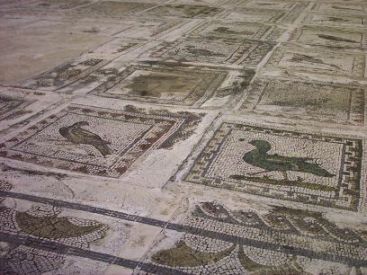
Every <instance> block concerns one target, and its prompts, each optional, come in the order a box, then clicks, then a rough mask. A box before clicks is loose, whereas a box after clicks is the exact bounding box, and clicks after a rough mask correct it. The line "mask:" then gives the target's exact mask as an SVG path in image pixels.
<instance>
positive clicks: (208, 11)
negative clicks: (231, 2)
mask: <svg viewBox="0 0 367 275" xmlns="http://www.w3.org/2000/svg"><path fill="white" fill-rule="evenodd" d="M221 11H222V9H220V8H216V7H210V6H204V5H184V4H181V5H162V6H157V7H156V8H154V9H151V10H149V11H147V12H145V14H148V15H154V16H174V17H185V18H197V17H212V16H215V15H216V14H218V13H220V12H221Z"/></svg>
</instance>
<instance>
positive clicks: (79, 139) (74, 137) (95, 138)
mask: <svg viewBox="0 0 367 275" xmlns="http://www.w3.org/2000/svg"><path fill="white" fill-rule="evenodd" d="M82 126H89V123H88V122H86V121H79V122H76V123H74V124H73V125H71V126H69V127H61V128H60V129H59V133H60V135H62V136H63V137H64V138H66V139H67V140H68V141H70V142H72V143H75V144H86V145H92V146H93V147H94V148H96V149H97V150H98V151H99V152H100V153H101V154H102V156H104V157H106V156H107V155H110V154H111V153H112V151H111V149H110V148H109V147H108V144H110V142H109V141H106V140H103V139H102V138H101V137H100V136H99V135H97V134H95V133H92V132H91V131H88V130H86V129H83V128H82Z"/></svg>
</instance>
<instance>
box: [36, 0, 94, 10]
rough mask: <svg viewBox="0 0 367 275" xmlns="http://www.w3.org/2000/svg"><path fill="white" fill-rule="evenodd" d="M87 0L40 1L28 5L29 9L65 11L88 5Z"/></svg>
mask: <svg viewBox="0 0 367 275" xmlns="http://www.w3.org/2000/svg"><path fill="white" fill-rule="evenodd" d="M90 3H91V1H89V0H41V1H37V2H35V3H34V4H32V5H30V8H36V9H47V10H58V9H61V10H65V9H72V8H75V7H78V6H82V5H87V4H90Z"/></svg>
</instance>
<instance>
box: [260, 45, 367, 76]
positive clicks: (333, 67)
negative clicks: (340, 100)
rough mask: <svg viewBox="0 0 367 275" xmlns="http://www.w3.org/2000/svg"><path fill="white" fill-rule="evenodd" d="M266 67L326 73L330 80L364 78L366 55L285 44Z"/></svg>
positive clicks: (276, 51) (291, 72) (287, 71)
mask: <svg viewBox="0 0 367 275" xmlns="http://www.w3.org/2000/svg"><path fill="white" fill-rule="evenodd" d="M266 68H267V69H269V71H272V70H274V69H282V70H284V71H285V72H286V74H294V73H295V72H300V73H307V74H315V75H318V76H320V75H326V76H329V78H330V80H333V79H335V76H338V77H340V78H344V77H345V78H349V79H364V78H365V70H366V57H365V55H364V54H363V53H344V52H335V51H334V52H333V51H327V50H325V49H324V48H321V47H312V48H306V47H300V46H296V45H285V44H283V45H282V46H281V47H279V48H277V49H276V50H275V51H274V52H273V54H272V56H271V58H270V59H269V61H268V63H267V64H266Z"/></svg>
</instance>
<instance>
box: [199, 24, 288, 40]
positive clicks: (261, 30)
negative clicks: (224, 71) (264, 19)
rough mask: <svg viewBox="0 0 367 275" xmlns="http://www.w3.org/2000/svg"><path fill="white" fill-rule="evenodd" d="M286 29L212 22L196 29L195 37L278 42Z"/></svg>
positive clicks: (261, 25)
mask: <svg viewBox="0 0 367 275" xmlns="http://www.w3.org/2000/svg"><path fill="white" fill-rule="evenodd" d="M283 33H284V29H281V28H278V27H276V26H270V25H263V24H260V23H252V22H248V23H245V22H227V21H214V22H213V21H212V22H205V23H204V24H202V25H200V26H199V27H198V28H196V29H194V30H193V32H192V34H193V35H200V36H207V37H222V38H232V39H238V40H242V39H256V40H268V41H276V40H277V39H278V38H279V37H280V36H281V35H282V34H283Z"/></svg>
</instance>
